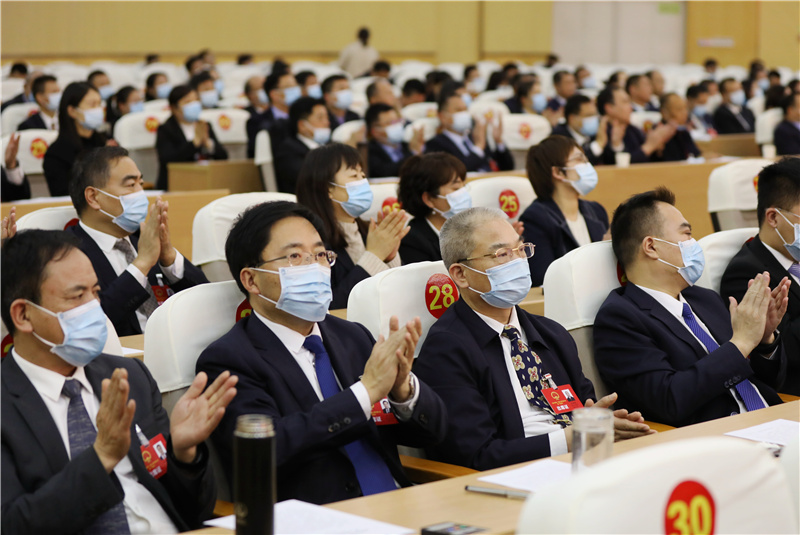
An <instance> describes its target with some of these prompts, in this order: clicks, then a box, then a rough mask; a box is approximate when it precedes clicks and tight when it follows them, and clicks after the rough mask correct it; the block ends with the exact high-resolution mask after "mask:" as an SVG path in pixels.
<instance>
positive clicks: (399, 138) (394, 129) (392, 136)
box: [386, 123, 405, 145]
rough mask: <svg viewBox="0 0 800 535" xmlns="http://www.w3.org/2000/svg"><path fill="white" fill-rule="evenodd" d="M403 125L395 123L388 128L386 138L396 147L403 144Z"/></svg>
mask: <svg viewBox="0 0 800 535" xmlns="http://www.w3.org/2000/svg"><path fill="white" fill-rule="evenodd" d="M404 130H405V129H404V128H403V123H394V124H390V125H389V126H387V127H386V138H387V140H388V141H389V143H394V144H395V145H396V144H398V143H402V142H403V132H404Z"/></svg>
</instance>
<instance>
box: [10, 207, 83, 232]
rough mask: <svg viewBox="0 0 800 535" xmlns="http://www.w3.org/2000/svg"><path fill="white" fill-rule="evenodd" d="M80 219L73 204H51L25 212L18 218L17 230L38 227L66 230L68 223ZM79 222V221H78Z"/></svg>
mask: <svg viewBox="0 0 800 535" xmlns="http://www.w3.org/2000/svg"><path fill="white" fill-rule="evenodd" d="M77 219H78V212H76V211H75V208H74V207H72V206H51V207H49V208H40V209H39V210H35V211H33V212H31V213H29V214H25V215H24V216H22V217H20V218H19V219H18V220H17V230H18V231H19V230H25V229H31V228H37V229H42V230H64V228H65V227H66V225H67V223H69V222H70V221H73V220H77ZM76 222H77V221H76Z"/></svg>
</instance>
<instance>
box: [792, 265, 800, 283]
mask: <svg viewBox="0 0 800 535" xmlns="http://www.w3.org/2000/svg"><path fill="white" fill-rule="evenodd" d="M789 273H790V274H791V275H794V276H795V277H797V278H798V279H800V262H795V263H794V264H792V265H791V266H789Z"/></svg>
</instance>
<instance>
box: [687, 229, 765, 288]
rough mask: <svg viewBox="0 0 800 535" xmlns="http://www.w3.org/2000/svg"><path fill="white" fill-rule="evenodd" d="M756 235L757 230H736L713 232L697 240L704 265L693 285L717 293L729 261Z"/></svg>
mask: <svg viewBox="0 0 800 535" xmlns="http://www.w3.org/2000/svg"><path fill="white" fill-rule="evenodd" d="M756 234H758V228H737V229H732V230H723V231H721V232H715V233H713V234H709V235H708V236H704V237H702V238H700V239H699V240H697V243H699V244H700V246H701V247H702V248H703V256H704V257H705V259H706V265H705V268H703V274H702V275H701V276H700V278H699V279H698V280H697V282H696V283H695V284H697V286H701V287H703V288H708V289H709V290H714V291H715V292H717V293H719V289H720V284H721V283H722V274H723V273H725V268H727V267H728V264H730V262H731V259H732V258H733V257H734V256H735V255H736V253H738V252H739V250H740V249H741V248H742V245H744V243H745V242H746V241H747V240H749V239H750V238H752V237H753V236H755V235H756Z"/></svg>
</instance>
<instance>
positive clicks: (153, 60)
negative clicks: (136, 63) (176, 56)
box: [144, 54, 161, 65]
mask: <svg viewBox="0 0 800 535" xmlns="http://www.w3.org/2000/svg"><path fill="white" fill-rule="evenodd" d="M160 59H161V56H159V55H158V54H147V55H146V56H145V57H144V63H145V65H150V64H151V63H156V62H157V61H158V60H160Z"/></svg>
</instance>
